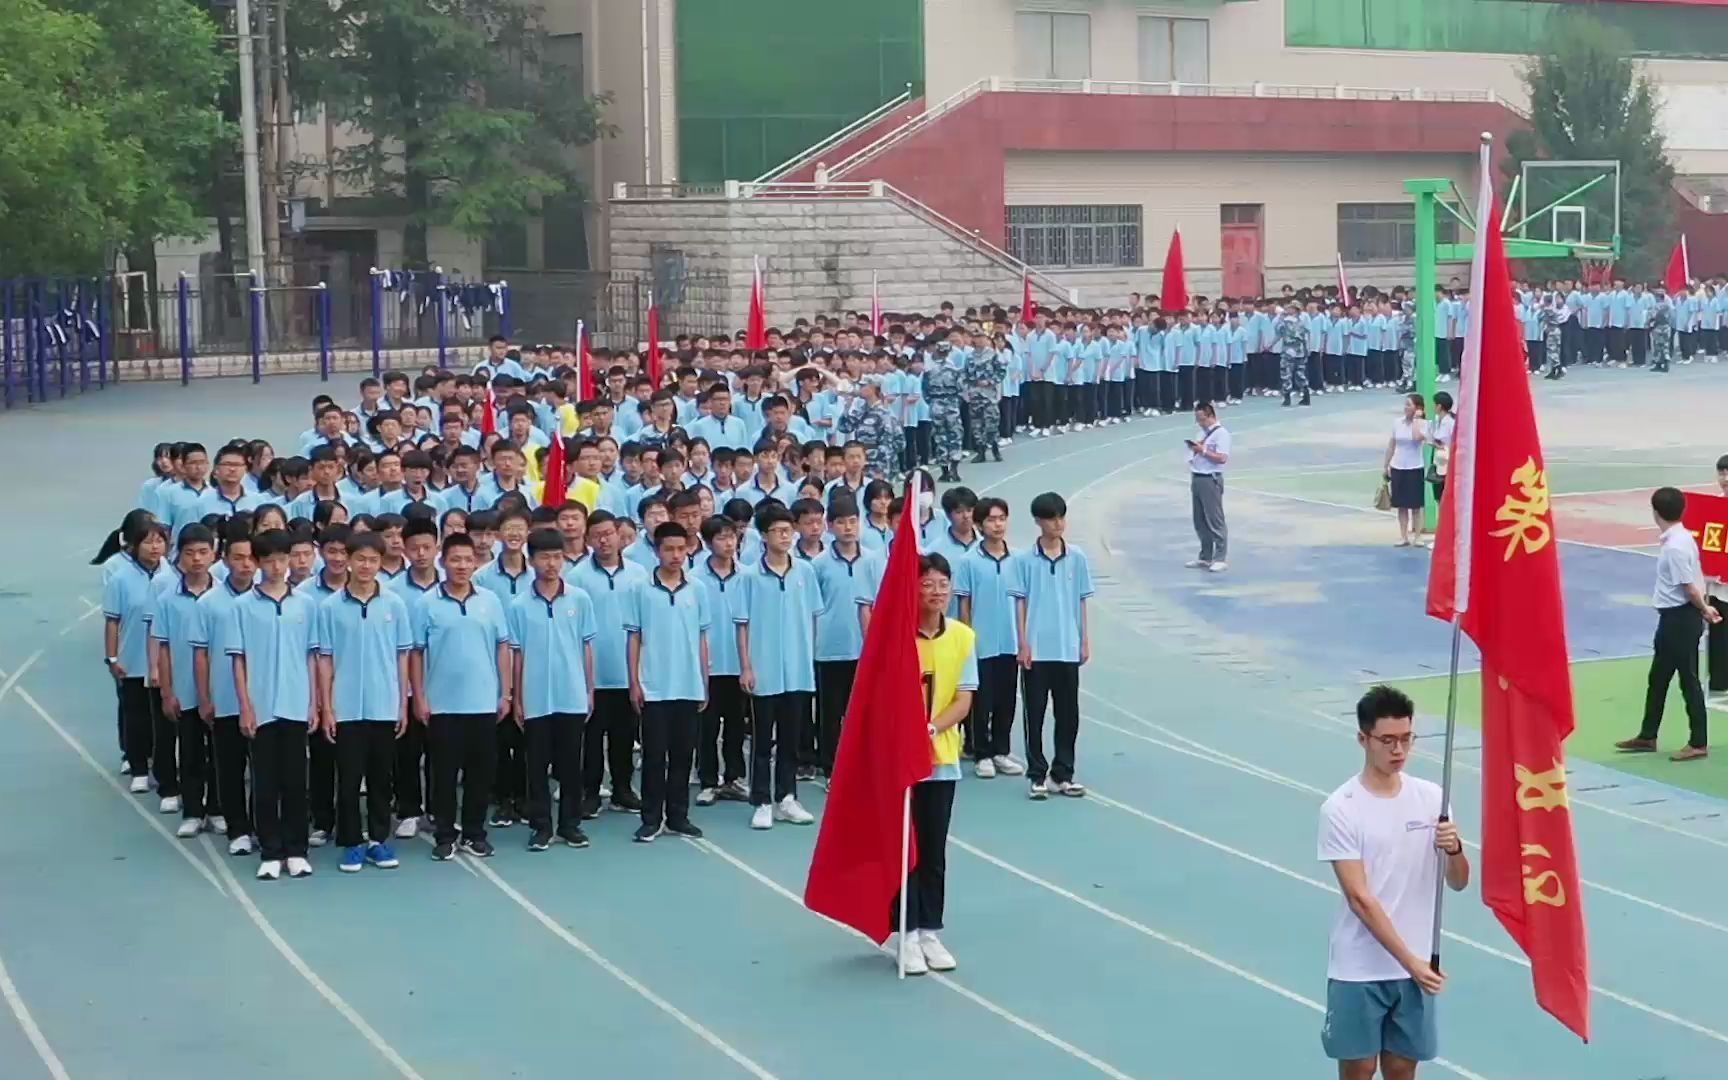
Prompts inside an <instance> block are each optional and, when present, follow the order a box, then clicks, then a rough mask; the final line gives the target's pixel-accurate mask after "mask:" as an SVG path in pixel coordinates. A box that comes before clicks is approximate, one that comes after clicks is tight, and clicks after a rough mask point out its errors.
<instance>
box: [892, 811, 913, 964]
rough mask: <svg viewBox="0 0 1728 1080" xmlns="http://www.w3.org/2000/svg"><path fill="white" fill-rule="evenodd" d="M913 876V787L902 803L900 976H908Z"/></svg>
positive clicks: (896, 955)
mask: <svg viewBox="0 0 1728 1080" xmlns="http://www.w3.org/2000/svg"><path fill="white" fill-rule="evenodd" d="M911 876H912V789H911V788H907V789H906V795H905V797H904V799H903V801H902V802H901V804H900V940H899V941H898V942H896V943H895V944H896V945H898V946H899V947H898V948H897V949H895V950H894V964H895V966H896V967H898V968H899V969H900V978H902V979H904V978H905V977H906V935H907V933H909V931H908V930H907V929H906V892H907V888H908V886H910V885H911V880H910V878H911Z"/></svg>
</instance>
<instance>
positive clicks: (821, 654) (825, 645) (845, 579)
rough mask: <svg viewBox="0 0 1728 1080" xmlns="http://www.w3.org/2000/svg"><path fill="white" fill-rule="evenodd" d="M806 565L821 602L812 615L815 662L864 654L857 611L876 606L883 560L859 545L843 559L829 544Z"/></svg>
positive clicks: (884, 562)
mask: <svg viewBox="0 0 1728 1080" xmlns="http://www.w3.org/2000/svg"><path fill="white" fill-rule="evenodd" d="M810 566H811V569H813V570H815V571H816V587H817V589H818V590H819V592H820V594H821V602H822V608H821V612H820V613H819V614H818V615H817V616H816V660H817V662H818V663H820V662H823V661H828V660H856V659H858V657H859V655H860V654H862V652H863V651H864V634H863V631H861V630H860V629H859V628H858V609H859V608H860V607H869V606H873V605H874V604H875V603H876V593H877V592H878V591H879V590H880V589H881V588H882V573H883V571H884V570H885V569H887V560H886V559H885V558H884V556H883V555H882V554H881V553H880V552H872V551H871V550H869V549H868V548H866V547H864V545H863V544H859V545H858V554H857V556H856V557H855V558H852V559H847V558H845V557H844V556H842V555H841V554H840V549H839V548H838V547H836V546H835V545H832V544H830V545H829V546H828V550H827V551H825V552H823V553H822V554H821V555H820V556H819V557H817V558H815V559H813V560H811V563H810ZM751 633H752V636H751V639H750V641H751V650H750V651H751V652H752V654H754V652H755V651H756V650H755V642H756V639H755V636H754V633H755V632H754V630H752V632H751Z"/></svg>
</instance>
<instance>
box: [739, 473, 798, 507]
mask: <svg viewBox="0 0 1728 1080" xmlns="http://www.w3.org/2000/svg"><path fill="white" fill-rule="evenodd" d="M761 480H762V477H761V475H760V474H757V475H755V476H752V477H751V478H750V479H749V480H748V481H746V482H744V483H742V484H740V485H738V491H737V492H736V495H737V497H738V498H740V499H743V500H744V501H745V502H747V503H749V504H750V505H751V506H760V505H762V501H763V500H764V499H778V500H780V503H781V505H783V506H791V505H792V504H793V503H794V502H796V501H797V500H798V489H797V488H796V487H794V486H793V485H791V484H789V483H787V482H786V481H784V480H782V481H780V482H779V483H777V484H774V485H772V486H770V487H763V486H762V484H761Z"/></svg>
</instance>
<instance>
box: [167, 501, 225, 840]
mask: <svg viewBox="0 0 1728 1080" xmlns="http://www.w3.org/2000/svg"><path fill="white" fill-rule="evenodd" d="M215 557H216V537H215V536H214V535H213V534H212V533H211V532H210V530H209V529H206V528H205V527H204V526H203V525H201V524H198V523H197V522H193V523H192V524H190V525H188V526H186V528H185V529H184V530H182V531H181V533H180V547H179V549H178V552H177V555H176V559H177V561H178V563H179V570H180V573H179V575H178V576H177V577H176V578H174V579H173V580H174V582H175V584H173V585H172V586H169V587H166V588H162V589H160V590H159V591H158V593H157V596H156V600H155V603H154V605H153V606H152V608H151V614H150V643H151V648H152V649H153V650H154V652H155V662H156V668H155V670H156V681H157V687H158V689H159V690H160V692H161V695H162V718H163V719H164V720H165V721H167V724H168V730H169V731H171V732H172V733H173V734H174V736H175V737H174V738H173V739H169V740H161V741H158V742H157V743H156V746H155V768H156V777H157V782H156V793H157V794H158V795H160V796H162V801H163V805H164V812H167V811H166V806H167V804H168V803H169V802H171V801H172V802H173V803H174V804H175V805H176V807H177V808H178V809H179V810H180V813H181V817H182V820H181V822H180V828H179V831H178V833H177V834H176V835H178V836H180V837H181V838H182V839H190V838H191V837H194V836H197V835H198V834H199V833H200V832H202V831H204V826H205V822H204V813H205V810H206V808H208V809H209V810H210V811H211V813H212V814H213V815H215V816H218V817H219V816H220V815H221V807H220V806H219V805H218V802H217V799H216V797H215V796H216V791H215V780H216V778H215V777H214V776H208V775H206V774H205V769H204V763H205V761H206V760H207V759H208V756H209V754H210V751H211V746H210V731H209V729H208V728H206V727H205V726H204V721H203V720H202V719H200V718H199V716H198V672H197V668H196V666H195V665H194V664H193V661H192V652H193V643H194V642H195V641H196V640H198V639H199V638H200V637H202V636H203V623H202V620H201V619H200V618H199V616H198V599H199V597H201V596H203V595H204V594H205V593H206V592H209V591H210V588H211V586H212V585H214V584H215V582H214V581H213V580H212V579H211V577H210V563H211V561H212V560H213V559H214V558H215ZM176 744H178V745H176ZM176 751H178V753H176ZM212 827H215V826H214V825H212ZM223 830H224V831H226V823H225V822H224V823H223Z"/></svg>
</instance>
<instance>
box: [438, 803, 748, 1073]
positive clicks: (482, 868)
mask: <svg viewBox="0 0 1728 1080" xmlns="http://www.w3.org/2000/svg"><path fill="white" fill-rule="evenodd" d="M422 839H424V840H425V841H426V842H427V843H428V844H430V843H432V838H431V837H429V836H424V834H422ZM456 861H457V862H459V863H466V864H468V869H469V870H470V871H472V872H473V873H474V874H475V876H476V877H481V878H484V879H485V880H487V881H489V882H491V883H492V885H493V887H495V888H496V889H497V890H498V891H499V892H501V893H503V894H504V895H505V896H507V897H509V898H510V900H511V901H512V902H514V903H515V905H516V906H517V907H519V908H521V909H522V910H523V911H525V912H527V914H528V916H529V917H530V918H532V919H533V920H534V921H535V922H537V923H539V924H540V925H541V926H544V927H545V928H546V929H547V930H549V931H551V932H552V934H553V935H554V936H556V937H557V938H558V940H560V941H562V942H563V943H564V944H566V945H568V946H570V947H571V948H572V949H575V950H576V951H577V952H579V953H581V954H582V955H583V956H585V957H587V958H588V959H589V960H590V961H592V962H593V963H594V965H595V966H596V967H598V968H599V969H600V970H601V971H604V972H605V973H606V974H608V975H610V976H612V977H613V978H614V979H617V980H618V981H619V982H621V983H623V984H624V985H625V986H626V987H628V988H629V989H630V990H631V992H633V993H634V994H636V995H637V996H638V997H640V998H641V999H642V1000H644V1001H646V1002H648V1004H650V1005H652V1006H654V1007H655V1008H656V1009H659V1010H660V1011H661V1012H663V1013H665V1014H666V1015H667V1016H670V1017H671V1018H672V1019H674V1020H676V1021H678V1023H679V1024H680V1025H682V1026H683V1027H684V1029H685V1030H686V1031H689V1032H690V1033H691V1034H693V1035H695V1036H696V1037H697V1038H699V1039H701V1040H702V1041H703V1042H705V1043H707V1044H708V1045H709V1046H711V1047H713V1048H714V1049H715V1050H718V1051H720V1053H722V1054H724V1055H726V1056H727V1057H728V1058H730V1059H731V1060H732V1062H733V1063H734V1064H736V1065H737V1066H738V1067H739V1068H741V1069H743V1070H744V1071H745V1072H747V1073H749V1074H750V1075H751V1076H754V1077H756V1078H757V1080H777V1077H775V1075H774V1074H773V1073H771V1072H769V1071H768V1070H767V1069H765V1068H763V1067H762V1066H761V1065H759V1064H757V1063H756V1062H755V1061H753V1060H752V1059H751V1058H750V1057H749V1056H747V1055H746V1054H745V1053H744V1052H743V1051H741V1050H739V1049H738V1048H737V1047H735V1046H733V1045H732V1044H731V1043H729V1042H727V1041H726V1040H725V1039H722V1038H721V1037H720V1036H719V1035H717V1034H715V1033H714V1032H713V1031H711V1030H710V1029H709V1028H707V1027H706V1026H704V1025H703V1024H702V1023H701V1022H700V1021H698V1020H697V1019H696V1018H695V1017H693V1016H691V1015H690V1014H689V1013H686V1012H685V1011H684V1010H682V1009H680V1008H679V1007H678V1006H676V1005H674V1004H672V1003H671V1002H670V1001H667V1000H666V999H665V998H663V997H661V996H660V995H659V994H656V993H655V992H654V991H653V990H651V989H649V988H648V986H647V985H646V984H645V983H643V982H642V981H641V980H640V979H637V978H636V977H635V976H633V975H631V974H630V973H629V972H627V971H625V970H624V969H623V968H621V967H619V966H618V965H617V964H614V963H613V962H612V961H610V960H608V959H606V958H605V957H604V956H602V955H600V953H599V952H597V951H596V950H595V949H594V947H593V946H592V945H589V944H588V943H587V942H586V941H583V940H582V939H581V938H579V937H577V936H576V935H575V934H573V933H571V932H570V930H569V928H567V927H565V926H564V925H562V924H561V923H559V922H558V920H556V919H554V918H552V916H550V915H548V914H546V912H544V911H542V910H541V909H540V907H539V906H538V905H536V904H535V903H534V901H532V900H530V899H528V898H527V897H526V896H523V895H522V894H521V893H520V892H518V891H517V890H516V887H515V886H513V885H511V884H510V883H509V882H508V881H505V880H504V879H503V878H501V877H499V876H498V873H497V871H495V870H493V869H492V868H491V867H490V866H487V865H486V862H485V860H483V859H471V858H469V857H468V856H466V855H459V856H457V857H456Z"/></svg>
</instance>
